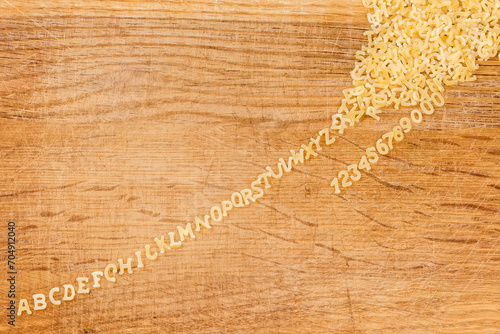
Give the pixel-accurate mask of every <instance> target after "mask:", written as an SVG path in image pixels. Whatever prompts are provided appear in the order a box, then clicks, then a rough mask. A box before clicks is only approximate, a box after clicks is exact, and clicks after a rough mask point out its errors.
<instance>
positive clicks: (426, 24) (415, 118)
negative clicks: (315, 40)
mask: <svg viewBox="0 0 500 334" xmlns="http://www.w3.org/2000/svg"><path fill="white" fill-rule="evenodd" d="M362 1H363V4H364V5H365V6H366V7H368V8H370V9H371V13H370V14H368V21H369V22H370V23H371V24H372V26H371V30H369V31H367V32H365V36H367V38H368V44H367V45H366V46H363V47H362V49H361V51H358V52H357V53H356V60H357V62H356V64H355V67H354V70H353V71H352V72H351V77H352V80H353V87H352V88H349V89H346V90H344V91H343V94H344V98H343V99H342V106H341V107H340V108H339V111H338V113H337V114H335V115H333V117H332V125H331V127H330V128H326V129H322V130H321V131H320V132H319V135H318V136H317V137H316V138H311V139H310V142H309V143H308V145H301V148H300V150H299V151H298V152H295V151H294V150H291V155H290V156H289V157H288V159H283V158H280V159H279V163H278V166H277V169H276V172H275V171H274V170H273V169H272V168H271V167H267V168H266V170H267V172H266V173H263V174H261V175H259V176H258V178H257V180H255V181H254V182H252V183H251V189H243V190H241V191H240V192H235V193H233V194H232V196H231V200H230V201H229V200H225V201H222V202H221V203H220V206H219V205H216V206H213V207H212V208H211V210H210V215H208V214H207V215H205V216H204V219H203V220H202V219H200V218H198V217H195V219H194V226H195V231H196V232H198V231H200V229H201V227H203V228H206V229H210V228H211V225H210V221H209V220H210V219H211V220H212V221H214V222H219V221H221V220H223V218H224V217H226V216H227V215H228V212H229V211H230V210H232V209H233V208H236V207H244V206H246V205H249V204H250V203H252V202H255V200H257V199H258V198H260V197H262V196H263V195H264V191H263V187H264V188H270V187H271V184H270V180H271V179H279V178H281V177H282V176H283V175H284V174H285V173H288V172H290V171H291V169H292V167H293V165H297V164H299V163H304V161H305V160H308V159H310V158H311V157H315V156H317V155H318V153H316V152H317V151H320V150H322V147H321V139H322V138H324V140H323V142H324V143H325V144H326V145H331V144H333V143H334V142H335V138H333V137H330V130H336V131H338V132H339V133H340V134H343V133H344V131H345V129H346V128H348V127H349V126H354V125H355V124H356V123H358V122H359V121H360V120H361V119H362V118H363V117H364V116H365V115H368V116H370V117H372V118H374V119H376V120H378V119H380V116H379V114H380V113H381V110H382V108H386V107H389V106H394V108H396V109H399V108H400V107H411V106H413V107H416V106H417V107H419V109H414V110H413V111H412V112H411V113H410V117H403V118H402V119H401V120H400V122H399V125H397V126H396V127H394V128H393V130H392V131H390V132H388V133H385V134H384V135H382V138H380V139H378V140H377V144H376V145H375V146H374V147H369V148H368V149H367V150H366V155H364V156H363V157H362V158H361V160H360V161H359V163H358V164H352V165H349V166H347V170H344V171H341V172H340V173H339V175H338V179H337V178H336V179H334V181H333V182H332V186H334V187H335V192H340V186H342V187H349V186H351V185H352V182H353V181H354V182H356V181H358V180H359V179H360V178H361V173H360V171H361V170H370V169H371V164H374V163H376V162H377V161H378V159H379V154H380V155H385V154H388V153H389V151H390V150H391V149H392V148H393V143H395V142H399V141H401V140H403V138H404V133H408V132H409V131H411V129H412V124H414V123H415V124H418V123H420V122H422V119H423V115H431V114H433V113H434V106H443V105H444V102H445V101H444V98H443V96H442V93H443V92H444V87H445V86H449V85H454V84H457V83H460V82H465V81H473V80H475V79H476V77H475V76H474V75H473V74H472V73H473V71H475V70H476V69H477V68H478V64H477V61H478V60H481V61H482V60H487V59H489V58H491V57H495V56H497V55H498V49H499V33H500V26H499V25H498V19H499V17H500V0H482V1H479V0H463V1H462V0H443V1H439V0H432V1H428V0H412V1H409V0H385V1H384V0H362ZM339 182H340V184H339ZM167 235H168V243H167V242H166V241H165V237H164V236H161V238H155V239H154V241H155V243H156V249H157V251H154V252H152V251H151V246H150V245H145V247H144V255H145V257H144V258H143V257H142V254H143V253H142V251H136V252H135V253H134V255H135V256H136V261H135V262H134V260H133V258H127V259H126V261H124V260H123V259H118V261H117V262H118V265H117V264H115V263H109V264H108V265H107V266H106V267H105V268H104V270H103V271H94V272H92V273H91V276H90V277H92V281H91V280H90V279H89V277H78V278H77V279H76V282H77V284H76V286H77V289H75V287H74V286H73V285H72V284H64V285H63V286H62V287H63V289H62V290H61V289H60V288H59V287H54V288H52V289H51V290H50V291H49V294H48V302H50V303H51V304H52V305H60V304H61V301H71V300H73V299H74V298H75V295H76V294H87V293H89V292H90V287H92V288H99V287H100V286H101V285H100V283H99V281H101V280H102V279H101V277H103V278H104V279H105V280H107V281H109V282H115V281H116V277H117V276H116V275H123V274H125V273H128V274H131V273H133V269H132V267H134V268H142V267H144V262H143V260H148V261H154V260H156V259H157V258H158V255H159V254H163V253H165V250H172V249H174V248H176V247H179V246H181V245H182V243H183V242H184V240H185V239H186V237H188V236H189V237H190V238H191V239H193V238H195V235H194V232H193V229H192V226H191V223H187V224H186V226H185V227H182V226H178V227H177V233H175V232H168V233H167ZM176 239H177V241H176ZM91 283H93V284H92V285H91ZM48 302H47V298H46V297H45V295H44V294H41V293H38V294H34V295H33V296H32V305H33V306H32V307H30V304H29V302H28V300H27V299H21V300H20V301H19V304H18V305H19V306H18V312H17V314H18V315H21V314H23V312H25V313H26V314H32V311H31V309H33V310H34V311H39V310H43V309H45V308H46V307H47V305H48Z"/></svg>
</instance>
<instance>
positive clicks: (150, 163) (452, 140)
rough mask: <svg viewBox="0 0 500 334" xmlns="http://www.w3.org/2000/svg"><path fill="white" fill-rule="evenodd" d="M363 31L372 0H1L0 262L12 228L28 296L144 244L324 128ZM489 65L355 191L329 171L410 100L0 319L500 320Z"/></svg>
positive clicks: (470, 325)
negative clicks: (26, 310) (117, 264)
mask: <svg viewBox="0 0 500 334" xmlns="http://www.w3.org/2000/svg"><path fill="white" fill-rule="evenodd" d="M368 28H369V25H368V23H367V21H366V10H365V9H364V8H363V7H362V6H361V1H359V0H348V1H326V0H325V1H322V0H316V1H281V2H278V1H246V0H240V1H221V0H219V1H165V2H138V1H126V2H122V1H113V2H111V1H110V2H106V1H87V2H77V1H47V0H44V1H25V0H23V1H20V0H9V2H7V1H5V0H1V1H0V32H1V34H0V68H1V72H0V76H1V79H2V80H1V81H2V82H1V83H0V128H1V132H0V146H1V148H0V154H1V160H0V175H1V181H0V217H1V220H2V231H3V232H2V233H0V238H1V240H2V245H3V246H2V266H3V263H5V262H6V258H5V255H4V254H5V253H4V251H3V249H4V247H5V244H6V243H5V239H6V235H7V232H6V226H7V222H8V221H9V220H14V221H15V222H16V223H17V236H18V244H17V247H18V251H17V256H18V260H17V266H18V271H19V275H18V286H17V288H18V292H19V296H22V297H24V298H30V296H31V295H32V294H33V293H40V292H41V293H45V294H48V291H49V289H50V288H52V287H54V286H62V285H63V284H66V283H73V284H75V278H76V277H78V276H82V275H85V276H89V275H90V273H91V272H92V271H94V270H102V269H103V268H104V266H105V265H106V264H108V263H110V262H113V261H116V259H117V258H122V257H129V256H131V255H132V254H133V251H135V250H139V249H142V247H143V245H145V244H147V243H149V244H153V238H154V237H159V236H160V235H162V234H166V233H167V232H168V231H174V230H175V227H176V226H177V225H178V224H179V223H185V222H188V221H192V219H193V218H194V216H195V215H200V216H202V215H205V214H206V213H208V211H209V209H210V207H211V206H212V205H215V204H217V203H219V202H220V201H222V200H225V199H227V198H228V197H229V196H230V194H231V193H232V192H233V191H237V190H240V189H243V188H247V187H249V185H250V182H252V181H253V180H254V179H255V178H256V176H257V175H259V174H260V173H262V172H263V171H264V167H265V166H267V165H274V164H275V163H276V162H277V160H278V159H279V158H280V157H285V156H286V155H287V154H288V153H287V152H289V150H290V149H297V148H299V147H300V145H301V144H303V143H306V142H307V141H308V139H309V138H310V137H311V136H312V135H314V134H315V133H316V132H317V131H318V130H320V129H322V128H324V127H327V126H329V125H330V117H331V115H332V114H333V113H335V112H336V109H337V108H338V107H339V104H340V97H341V90H342V89H344V88H346V87H348V86H349V85H350V80H349V71H350V70H351V69H352V68H353V64H354V53H355V52H356V51H357V50H358V49H360V48H361V45H362V44H363V43H364V41H365V39H364V37H363V35H362V33H363V31H365V30H366V29H368ZM481 65H482V66H481V69H480V70H479V71H478V73H477V74H478V78H479V80H478V81H477V82H475V83H469V84H466V85H461V86H459V87H454V88H452V89H450V90H449V91H448V92H447V93H446V96H445V97H446V101H447V103H446V106H445V107H444V108H440V109H439V110H438V111H437V112H436V114H435V115H433V116H429V117H427V118H426V120H425V121H424V122H423V123H422V124H420V125H418V126H417V127H416V128H415V129H414V130H413V131H412V132H411V133H410V134H409V135H408V136H407V138H406V139H405V140H404V142H402V143H400V144H398V145H397V148H396V149H395V150H394V151H393V152H392V153H391V154H390V155H389V156H387V157H385V158H382V159H381V161H380V163H379V164H377V165H376V166H375V167H374V168H373V170H372V171H371V172H370V173H369V174H368V175H364V176H363V179H362V180H361V181H360V182H358V183H356V184H355V186H353V187H351V188H349V189H348V190H347V191H345V192H344V193H343V194H342V195H340V196H337V195H335V194H334V193H333V191H332V189H331V188H330V187H329V182H330V181H331V179H332V178H333V177H334V176H335V175H336V174H337V172H338V171H339V170H340V169H343V168H345V166H346V165H347V164H351V163H354V162H356V161H358V160H359V158H360V157H361V156H362V154H363V152H364V148H366V147H368V146H372V145H373V144H374V143H375V141H376V139H378V138H379V136H380V135H381V134H382V133H383V132H384V131H388V130H389V129H391V128H392V127H393V126H394V125H395V123H396V122H397V120H398V119H399V118H400V117H401V116H402V115H406V113H407V112H408V111H407V110H403V111H391V110H388V111H387V113H385V114H384V116H383V118H382V120H381V121H380V122H376V121H373V120H370V119H365V120H363V122H362V123H361V124H360V125H359V126H358V127H356V128H353V129H350V130H349V132H346V136H345V137H344V139H338V142H337V143H336V144H335V145H333V146H331V147H328V148H324V149H323V151H321V152H320V156H319V157H317V158H314V159H313V160H311V161H310V162H308V163H307V164H305V165H304V166H302V167H300V168H297V170H296V171H294V172H292V173H290V174H289V175H287V176H286V177H284V178H283V179H281V180H280V181H279V182H274V186H273V188H271V189H270V190H269V191H268V192H267V194H266V196H265V197H264V198H262V199H261V200H260V201H259V202H258V203H256V204H253V205H251V206H249V207H246V208H239V209H237V210H233V211H232V212H231V213H230V217H229V218H228V219H227V220H225V221H224V222H223V223H220V224H215V225H214V228H213V229H211V230H210V231H206V230H204V231H203V232H201V233H198V234H197V237H196V240H193V241H187V242H186V243H185V244H184V245H183V247H182V248H180V249H178V250H176V251H175V252H171V253H169V254H168V255H167V256H164V257H162V258H160V259H159V260H158V261H156V262H149V263H147V265H146V267H145V268H143V269H141V270H137V272H135V273H134V274H132V275H128V276H127V275H124V276H123V277H119V278H118V281H117V282H116V283H115V284H112V283H108V282H103V287H102V288H101V289H94V290H92V292H91V294H90V295H77V297H76V299H75V300H74V301H73V302H70V303H63V305H61V306H59V307H54V306H49V308H48V309H47V310H45V311H42V312H35V313H34V314H33V315H32V316H23V317H19V318H18V319H17V320H18V321H17V326H16V330H12V329H10V328H7V324H6V318H5V317H4V316H2V321H1V323H0V331H2V332H3V331H4V330H6V331H12V332H19V333H160V332H161V333H174V332H175V333H340V332H345V333H355V332H356V333H364V332H369V333H438V332H439V333H494V332H498V331H500V280H499V276H500V255H499V251H500V245H499V242H498V241H499V234H500V225H499V223H500V219H499V210H500V202H499V200H500V198H499V196H500V195H499V194H500V184H499V180H500V170H499V167H498V165H499V163H500V145H499V139H500V131H499V125H500V95H499V94H498V92H499V91H500V71H499V70H500V67H499V63H498V59H497V60H494V61H490V62H485V63H482V64H481ZM4 226H5V228H4ZM4 274H5V272H4V271H2V275H4ZM3 277H4V276H2V281H1V284H2V287H4V286H5V280H4V279H3ZM2 291H5V290H4V289H3V288H2ZM2 298H5V296H4V292H2ZM5 305H6V304H5V303H2V309H4V306H5ZM2 314H4V313H2Z"/></svg>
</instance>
